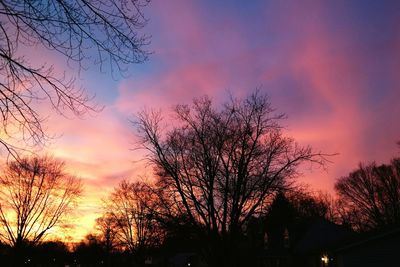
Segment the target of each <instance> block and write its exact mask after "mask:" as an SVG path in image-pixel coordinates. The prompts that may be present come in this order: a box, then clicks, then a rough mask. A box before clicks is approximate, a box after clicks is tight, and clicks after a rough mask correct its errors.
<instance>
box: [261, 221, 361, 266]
mask: <svg viewBox="0 0 400 267" xmlns="http://www.w3.org/2000/svg"><path fill="white" fill-rule="evenodd" d="M352 233H353V232H352V231H350V230H348V229H347V228H345V227H342V226H340V225H337V224H334V223H332V222H330V221H327V220H325V219H314V220H309V221H307V222H302V223H299V224H292V225H288V227H287V228H285V230H284V231H283V234H282V237H281V239H282V241H281V242H276V240H275V241H274V243H273V244H279V246H278V247H277V246H272V247H271V246H270V247H267V248H266V250H265V252H264V255H262V257H261V259H260V260H261V262H260V266H265V267H275V266H276V267H277V266H279V267H289V266H299V267H301V266H307V267H321V266H334V265H333V264H334V258H333V257H332V255H331V254H332V253H331V251H332V248H333V247H335V246H336V245H337V244H339V243H340V242H342V241H343V240H345V239H346V238H348V237H349V236H351V235H352Z"/></svg>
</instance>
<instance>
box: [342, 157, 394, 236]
mask: <svg viewBox="0 0 400 267" xmlns="http://www.w3.org/2000/svg"><path fill="white" fill-rule="evenodd" d="M335 190H336V192H337V193H338V196H339V203H340V204H341V205H340V207H341V209H342V211H341V214H342V216H343V220H344V221H347V222H348V223H349V224H351V225H352V226H353V227H354V228H356V229H358V230H371V229H376V228H382V227H385V226H389V225H396V224H399V223H400V159H393V160H392V161H391V163H390V164H388V165H386V164H383V165H380V166H377V165H376V164H375V163H371V164H368V165H363V164H360V165H359V168H358V169H357V170H355V171H354V172H352V173H350V174H349V175H348V176H345V177H342V178H340V179H338V181H337V182H336V184H335Z"/></svg>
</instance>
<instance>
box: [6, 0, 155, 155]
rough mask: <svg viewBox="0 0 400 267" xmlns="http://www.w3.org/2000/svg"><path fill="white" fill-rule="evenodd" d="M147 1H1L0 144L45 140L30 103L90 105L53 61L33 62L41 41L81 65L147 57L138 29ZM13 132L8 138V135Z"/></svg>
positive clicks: (77, 108)
mask: <svg viewBox="0 0 400 267" xmlns="http://www.w3.org/2000/svg"><path fill="white" fill-rule="evenodd" d="M148 2H149V0H123V1H107V0H95V1H86V0H79V1H64V0H60V1H59V0H48V1H28V0H19V1H10V0H5V1H0V119H1V123H2V124H3V125H2V128H1V132H0V134H1V135H0V136H1V138H0V143H2V144H3V145H4V147H5V148H6V149H7V150H8V152H10V153H12V154H13V155H14V156H15V155H16V152H17V151H16V148H15V147H14V145H13V142H11V141H10V139H13V138H17V139H18V140H21V139H22V140H24V141H25V142H26V143H27V144H30V145H37V144H40V143H41V142H42V141H43V140H45V139H46V137H47V136H46V134H45V131H44V129H43V126H42V123H43V118H42V117H41V116H40V115H39V113H38V112H37V110H36V109H35V107H34V104H35V103H37V102H40V103H41V101H42V100H47V101H50V103H51V105H52V107H53V108H54V110H56V111H57V112H59V113H61V114H65V112H67V111H69V112H72V113H73V114H75V115H81V114H83V113H85V112H86V111H87V110H90V109H96V107H95V106H93V104H92V103H90V100H91V97H89V96H88V95H87V94H86V93H85V92H84V91H83V90H82V89H81V88H77V87H75V85H74V78H73V77H69V76H68V75H67V76H66V75H65V74H59V73H56V72H55V71H54V70H53V67H52V65H51V64H47V63H46V61H45V60H46V59H44V61H43V64H41V65H33V64H32V63H31V60H30V56H31V55H30V54H27V51H30V52H29V53H34V51H35V48H37V47H40V48H47V49H49V50H53V51H56V52H58V53H59V54H61V55H62V56H64V58H66V59H67V61H68V63H72V64H74V65H78V66H79V69H81V68H86V67H88V66H89V65H91V64H99V65H100V68H101V69H103V67H105V65H104V64H107V66H109V67H107V68H111V71H112V72H113V73H114V72H117V71H118V72H121V71H124V70H125V68H126V67H127V66H128V65H129V64H131V63H140V62H143V61H144V60H146V59H147V56H148V52H146V51H145V50H143V47H144V45H146V44H147V43H148V38H146V37H144V36H142V35H139V34H138V30H139V29H141V28H142V27H143V26H144V25H145V23H146V20H145V18H144V17H143V14H142V11H141V9H142V7H143V6H145V5H147V3H148ZM7 136H8V137H11V138H6V137H7Z"/></svg>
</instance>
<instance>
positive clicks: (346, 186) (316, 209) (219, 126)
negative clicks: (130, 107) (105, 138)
mask: <svg viewBox="0 0 400 267" xmlns="http://www.w3.org/2000/svg"><path fill="white" fill-rule="evenodd" d="M283 119H285V115H284V114H280V113H277V112H276V110H275V109H274V108H273V107H272V106H271V104H270V103H269V101H268V98H267V97H266V96H265V95H261V94H260V93H259V92H255V93H253V94H252V95H250V96H249V97H247V98H244V99H236V98H234V97H231V99H230V101H228V102H226V103H225V104H223V105H222V106H220V107H215V106H213V104H212V101H211V100H210V99H209V98H207V97H204V98H200V99H196V100H194V102H193V104H192V105H178V106H176V107H175V109H174V115H173V116H172V117H171V119H170V120H169V123H168V124H165V123H164V122H163V116H162V114H161V113H160V112H157V111H154V110H147V111H143V112H141V113H139V114H138V115H137V117H136V118H135V120H134V121H133V125H134V127H135V129H136V130H137V137H138V141H137V145H138V148H142V149H144V150H145V151H147V154H146V159H147V160H148V162H149V164H151V165H152V166H153V168H154V179H153V180H152V181H151V182H143V181H135V182H134V181H133V180H128V179H126V180H123V181H122V182H121V183H120V184H119V185H118V186H117V187H115V189H114V191H113V192H112V193H111V194H110V196H109V197H108V198H107V199H106V200H105V201H104V208H103V215H102V216H101V217H100V218H98V219H97V221H96V229H94V230H93V233H92V234H90V235H88V236H87V238H86V240H84V241H82V242H81V243H80V244H78V245H76V246H74V247H70V248H68V249H67V247H66V246H64V247H63V245H62V244H60V243H54V244H53V243H46V242H43V240H44V236H45V235H46V234H47V233H48V230H49V229H51V228H52V227H53V226H55V225H62V222H63V221H62V218H63V216H65V215H67V214H68V212H69V211H70V208H71V207H73V205H74V203H75V199H76V197H78V196H79V194H80V192H81V190H80V184H79V183H77V182H76V179H75V178H73V177H71V176H68V175H67V174H65V172H64V171H63V165H62V164H61V163H59V162H58V161H56V160H54V159H51V158H48V157H47V158H43V159H41V158H33V159H25V160H23V161H18V162H14V163H11V164H9V166H8V167H7V171H5V172H4V174H3V175H2V176H1V179H0V182H1V190H2V192H1V197H0V201H1V206H0V208H1V209H0V212H1V214H0V215H1V221H0V224H1V226H2V234H1V238H2V241H3V242H4V243H5V244H7V246H6V247H5V248H4V249H3V250H2V251H3V255H6V256H5V257H6V258H8V259H11V263H14V264H15V263H16V262H18V263H19V264H28V263H29V262H28V263H27V259H28V258H29V259H31V260H32V261H31V262H33V259H34V258H33V257H32V256H29V255H33V254H32V253H31V252H30V251H34V250H37V249H40V248H42V247H43V246H44V245H46V244H48V245H49V244H53V247H51V246H50V245H49V246H50V247H51V249H50V247H48V249H49V251H58V250H57V249H60V251H63V253H64V254H62V255H68V256H67V257H65V260H64V262H63V264H68V265H72V266H124V265H127V266H131V265H136V266H141V265H146V264H152V265H154V266H155V265H158V266H171V265H174V264H173V261H174V260H173V259H171V257H172V256H173V255H177V254H178V253H182V252H186V253H188V254H187V255H186V256H187V257H189V258H190V259H191V260H190V262H188V263H190V264H191V266H195V265H206V266H257V255H258V254H259V253H261V252H262V251H264V250H266V249H267V250H268V249H269V250H271V249H273V248H274V247H282V246H285V242H294V239H295V238H294V237H296V236H300V233H301V231H303V229H304V226H305V225H307V223H308V222H310V221H313V220H326V221H329V222H332V223H335V224H337V225H342V226H343V227H347V228H348V229H353V230H354V231H370V230H374V229H382V228H386V227H391V226H396V225H399V223H400V160H399V159H394V160H393V161H392V162H391V163H390V164H384V165H379V166H378V165H376V164H375V163H372V164H368V165H360V166H359V168H358V169H357V170H355V171H354V172H352V173H350V174H349V175H348V176H346V177H342V178H339V179H338V180H337V182H336V185H335V191H336V195H335V196H330V195H329V194H327V193H313V192H311V191H310V189H308V188H302V187H300V186H298V185H297V183H296V177H298V175H299V167H300V166H301V165H302V164H304V163H310V164H313V165H318V166H325V165H326V164H327V158H328V157H330V155H326V154H323V153H320V152H317V151H314V150H313V149H312V148H311V147H302V146H300V145H299V144H298V143H296V142H295V141H294V139H292V138H289V137H287V136H286V135H285V134H284V131H285V129H284V127H282V120H283ZM66 181H67V182H66ZM288 229H290V232H291V234H290V235H291V238H290V241H289V237H288V235H289V234H288ZM10 253H11V254H10ZM12 253H14V256H15V257H7V255H12ZM51 253H53V252H51ZM51 253H50V252H48V253H42V255H46V256H45V257H44V258H46V259H47V258H49V257H50V256H49V255H52V254H51ZM16 255H24V256H23V257H20V256H16ZM35 255H36V254H35ZM60 255H61V254H60ZM47 256H49V257H47ZM63 257H64V256H57V257H54V258H53V259H55V261H57V259H59V258H60V259H61V258H63ZM16 259H18V260H19V261H18V260H16ZM63 259H64V258H63ZM35 260H36V259H35ZM57 262H59V261H57ZM30 264H31V263H30ZM40 264H41V265H43V266H46V264H47V265H48V266H57V264H56V263H55V262H54V261H53V262H51V261H50V262H48V261H46V260H44V261H42V262H41V263H40ZM60 264H61V261H60ZM178 265H179V264H178ZM175 266H177V265H175Z"/></svg>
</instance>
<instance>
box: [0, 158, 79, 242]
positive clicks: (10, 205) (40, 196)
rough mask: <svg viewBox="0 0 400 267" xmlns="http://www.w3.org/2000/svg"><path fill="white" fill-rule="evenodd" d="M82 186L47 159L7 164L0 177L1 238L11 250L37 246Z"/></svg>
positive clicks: (60, 166)
mask: <svg viewBox="0 0 400 267" xmlns="http://www.w3.org/2000/svg"><path fill="white" fill-rule="evenodd" d="M80 193H81V182H80V180H78V179H77V178H75V177H74V176H71V175H68V174H66V173H65V166H64V163H63V162H60V161H58V160H55V159H53V158H50V157H42V158H38V157H35V158H23V159H21V160H20V161H15V162H10V163H9V164H8V165H7V166H6V168H5V169H4V170H3V173H2V175H1V176H0V227H1V230H0V238H1V240H2V241H4V242H6V243H7V244H10V245H12V246H13V247H21V246H23V245H24V244H27V243H29V244H37V243H39V241H41V240H42V239H43V238H44V236H45V235H46V233H48V231H49V230H50V229H52V228H53V227H54V226H56V225H57V224H59V223H60V221H61V219H62V218H63V216H65V215H66V214H68V212H69V211H70V210H71V208H72V206H73V205H74V204H75V203H76V201H77V198H78V196H79V195H80Z"/></svg>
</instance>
